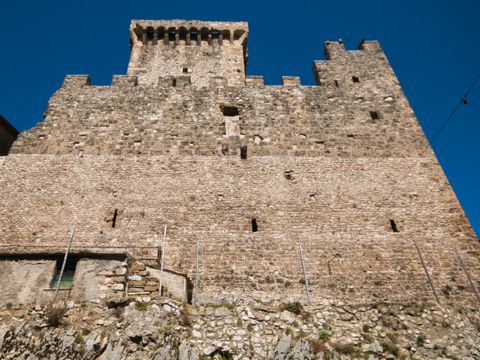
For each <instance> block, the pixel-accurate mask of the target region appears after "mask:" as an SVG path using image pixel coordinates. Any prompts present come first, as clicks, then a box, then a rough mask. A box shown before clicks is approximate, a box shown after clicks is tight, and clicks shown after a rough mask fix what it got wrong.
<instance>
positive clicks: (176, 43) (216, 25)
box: [127, 20, 248, 86]
mask: <svg viewBox="0 0 480 360" xmlns="http://www.w3.org/2000/svg"><path fill="white" fill-rule="evenodd" d="M130 32H131V47H132V54H131V57H130V63H129V65H128V71H127V73H128V74H129V75H137V76H138V79H139V83H140V84H148V85H155V84H156V83H157V81H158V78H159V77H160V76H175V77H176V76H180V75H185V74H191V80H192V83H193V84H194V85H196V86H208V85H209V80H210V79H214V78H217V77H223V78H224V79H225V80H226V81H227V83H228V84H229V85H232V86H233V85H237V86H239V85H243V84H245V66H246V62H247V53H246V39H247V35H248V25H247V23H241V22H237V23H235V22H203V21H188V22H185V21H176V20H170V21H148V20H133V21H132V23H131V26H130Z"/></svg>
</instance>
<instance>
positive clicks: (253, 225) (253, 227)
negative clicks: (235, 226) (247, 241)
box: [252, 218, 258, 232]
mask: <svg viewBox="0 0 480 360" xmlns="http://www.w3.org/2000/svg"><path fill="white" fill-rule="evenodd" d="M257 231H258V224H257V219H255V218H253V219H252V232H257Z"/></svg>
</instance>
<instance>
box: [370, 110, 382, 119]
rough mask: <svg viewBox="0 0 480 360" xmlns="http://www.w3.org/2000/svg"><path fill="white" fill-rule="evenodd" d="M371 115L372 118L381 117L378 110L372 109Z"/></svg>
mask: <svg viewBox="0 0 480 360" xmlns="http://www.w3.org/2000/svg"><path fill="white" fill-rule="evenodd" d="M370 117H371V118H372V120H378V119H380V114H379V113H378V112H377V111H370Z"/></svg>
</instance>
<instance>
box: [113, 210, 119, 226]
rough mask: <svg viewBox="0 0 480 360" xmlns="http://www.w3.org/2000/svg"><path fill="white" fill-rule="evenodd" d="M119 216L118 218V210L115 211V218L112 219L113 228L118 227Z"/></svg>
mask: <svg viewBox="0 0 480 360" xmlns="http://www.w3.org/2000/svg"><path fill="white" fill-rule="evenodd" d="M117 216H118V209H115V211H114V212H113V217H112V228H114V227H115V226H117Z"/></svg>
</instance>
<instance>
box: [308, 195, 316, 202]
mask: <svg viewBox="0 0 480 360" xmlns="http://www.w3.org/2000/svg"><path fill="white" fill-rule="evenodd" d="M309 196H310V201H316V200H317V197H316V196H315V194H310V195H309Z"/></svg>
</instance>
